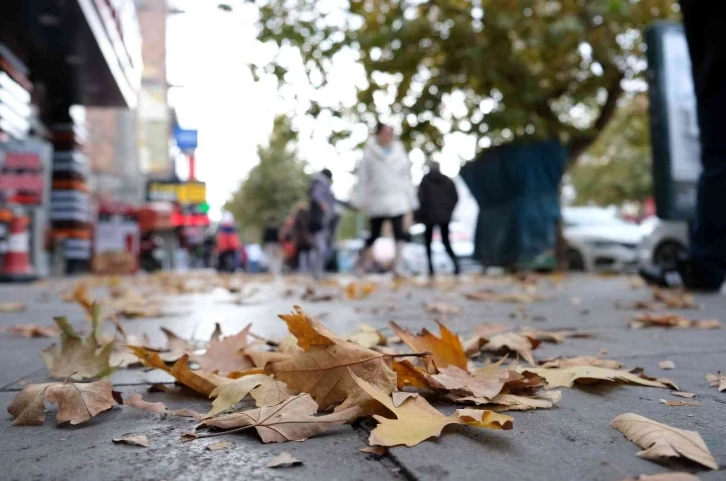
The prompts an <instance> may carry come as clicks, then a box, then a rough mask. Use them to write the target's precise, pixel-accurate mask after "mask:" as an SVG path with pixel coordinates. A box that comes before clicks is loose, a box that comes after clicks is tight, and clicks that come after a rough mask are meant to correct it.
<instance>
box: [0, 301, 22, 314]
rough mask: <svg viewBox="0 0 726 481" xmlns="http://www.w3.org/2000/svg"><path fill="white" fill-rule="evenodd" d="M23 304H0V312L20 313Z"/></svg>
mask: <svg viewBox="0 0 726 481" xmlns="http://www.w3.org/2000/svg"><path fill="white" fill-rule="evenodd" d="M24 310H25V304H23V303H22V302H0V312H22V311H24Z"/></svg>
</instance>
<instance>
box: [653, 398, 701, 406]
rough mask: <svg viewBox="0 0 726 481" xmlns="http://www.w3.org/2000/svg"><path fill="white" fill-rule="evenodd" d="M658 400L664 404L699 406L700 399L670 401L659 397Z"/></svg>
mask: <svg viewBox="0 0 726 481" xmlns="http://www.w3.org/2000/svg"><path fill="white" fill-rule="evenodd" d="M660 402H662V403H663V404H665V405H666V406H700V405H701V402H700V401H671V400H669V399H661V400H660Z"/></svg>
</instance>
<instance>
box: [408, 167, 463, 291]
mask: <svg viewBox="0 0 726 481" xmlns="http://www.w3.org/2000/svg"><path fill="white" fill-rule="evenodd" d="M428 167H429V171H428V173H427V174H426V175H424V177H423V179H421V184H420V185H419V187H418V200H419V204H420V205H421V207H420V208H419V210H418V211H417V213H416V219H417V220H418V221H419V222H421V223H423V224H424V225H425V226H426V257H427V258H428V261H429V276H431V277H433V276H434V263H433V260H432V258H431V243H432V242H433V238H434V229H435V228H436V227H438V228H439V232H440V233H441V242H442V243H443V244H444V248H445V249H446V253H447V254H449V257H451V260H452V261H453V263H454V274H455V275H458V274H459V262H458V261H457V259H456V254H454V249H452V247H451V242H449V224H450V223H451V216H452V215H453V213H454V208H455V207H456V204H457V202H459V195H458V193H457V192H456V184H454V181H453V180H451V179H450V178H449V177H447V176H446V175H444V174H442V173H441V169H440V167H439V164H438V162H429V164H428Z"/></svg>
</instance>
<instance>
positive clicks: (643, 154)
mask: <svg viewBox="0 0 726 481" xmlns="http://www.w3.org/2000/svg"><path fill="white" fill-rule="evenodd" d="M624 100H626V99H624ZM651 160H652V153H651V148H650V126H649V117H648V100H647V98H646V97H645V95H638V96H636V97H632V98H630V99H627V101H625V102H623V103H622V105H621V106H619V108H618V110H617V112H616V113H615V116H614V117H613V120H612V121H611V122H610V124H609V125H608V126H607V128H606V129H605V131H604V132H603V133H602V135H601V136H600V137H599V138H598V139H597V141H596V142H595V143H594V144H593V145H592V147H591V148H590V149H589V150H588V151H587V152H586V153H585V154H584V155H583V156H582V160H581V161H580V162H579V163H578V165H576V166H575V167H573V168H572V170H571V171H570V177H571V181H572V184H573V186H574V187H575V190H576V192H577V197H576V199H575V202H576V203H578V204H587V203H591V202H594V203H596V204H600V205H621V204H623V203H624V202H643V201H644V200H645V199H647V198H648V197H651V196H652V195H653V175H652V173H651Z"/></svg>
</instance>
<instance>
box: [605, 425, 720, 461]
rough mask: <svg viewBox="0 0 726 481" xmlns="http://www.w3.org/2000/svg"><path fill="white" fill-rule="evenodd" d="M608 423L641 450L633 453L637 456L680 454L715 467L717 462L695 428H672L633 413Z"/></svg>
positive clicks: (655, 457) (650, 457) (665, 456)
mask: <svg viewBox="0 0 726 481" xmlns="http://www.w3.org/2000/svg"><path fill="white" fill-rule="evenodd" d="M610 426H611V427H613V428H615V429H617V430H618V431H620V432H621V433H623V434H624V435H625V437H626V438H628V439H629V440H630V441H632V442H634V443H635V444H637V445H638V446H640V447H641V448H644V449H645V451H641V452H639V453H638V454H637V455H638V457H641V458H645V459H653V460H657V459H661V458H669V457H679V456H682V457H684V458H688V459H690V460H691V461H694V462H696V463H699V464H701V465H703V466H706V467H708V468H711V469H718V463H717V462H716V460H715V459H714V457H713V455H712V454H711V452H710V451H709V450H708V446H706V443H705V442H703V439H702V438H701V436H700V435H699V434H698V433H697V432H696V431H686V430H683V429H678V428H674V427H672V426H668V425H665V424H661V423H658V422H656V421H653V420H652V419H648V418H646V417H643V416H640V415H638V414H633V413H628V414H621V415H619V416H618V417H616V418H615V419H613V420H612V422H611V423H610Z"/></svg>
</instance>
